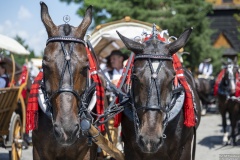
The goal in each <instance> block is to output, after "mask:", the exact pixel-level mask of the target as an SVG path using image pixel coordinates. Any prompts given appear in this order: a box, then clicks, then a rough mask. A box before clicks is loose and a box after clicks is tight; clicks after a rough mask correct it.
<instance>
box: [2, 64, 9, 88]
mask: <svg viewBox="0 0 240 160" xmlns="http://www.w3.org/2000/svg"><path fill="white" fill-rule="evenodd" d="M8 83H9V78H8V75H7V69H6V66H5V63H4V62H0V88H5V87H7V86H8Z"/></svg>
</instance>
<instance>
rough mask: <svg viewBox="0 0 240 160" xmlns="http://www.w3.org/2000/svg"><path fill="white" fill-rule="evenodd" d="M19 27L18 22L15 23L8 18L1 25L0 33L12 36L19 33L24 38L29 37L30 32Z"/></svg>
mask: <svg viewBox="0 0 240 160" xmlns="http://www.w3.org/2000/svg"><path fill="white" fill-rule="evenodd" d="M19 28H20V27H19V23H18V22H15V23H13V22H12V21H10V20H6V21H4V22H3V24H2V25H0V33H1V34H3V35H6V36H10V37H15V36H16V35H18V36H20V37H21V38H23V39H27V38H28V37H29V35H28V32H26V31H25V30H22V29H19Z"/></svg>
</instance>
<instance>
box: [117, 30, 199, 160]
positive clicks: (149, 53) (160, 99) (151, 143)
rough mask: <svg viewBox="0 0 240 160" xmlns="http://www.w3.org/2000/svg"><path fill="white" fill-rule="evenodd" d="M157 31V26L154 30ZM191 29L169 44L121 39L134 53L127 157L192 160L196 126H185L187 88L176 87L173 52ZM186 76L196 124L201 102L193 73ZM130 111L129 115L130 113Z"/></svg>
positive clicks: (124, 121) (126, 128)
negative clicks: (190, 91)
mask: <svg viewBox="0 0 240 160" xmlns="http://www.w3.org/2000/svg"><path fill="white" fill-rule="evenodd" d="M153 30H155V29H153ZM191 31H192V29H188V30H186V31H185V32H184V33H182V35H181V36H180V37H179V38H178V39H177V40H176V41H174V42H172V43H170V44H167V43H164V42H162V41H160V40H159V39H158V38H157V35H156V33H155V32H156V31H153V34H152V36H151V38H150V39H149V40H147V41H145V42H143V43H138V42H135V41H133V40H130V39H128V38H126V37H124V36H122V35H121V34H119V36H120V38H121V39H122V41H123V42H124V44H125V45H126V47H127V48H128V49H129V50H131V51H133V52H134V53H135V54H136V56H135V62H134V68H133V72H132V91H131V93H132V101H133V102H132V104H133V106H132V108H126V109H127V110H128V111H125V112H124V113H125V114H124V115H123V117H122V133H123V141H124V153H125V156H126V159H128V160H133V159H138V160H141V159H142V160H146V159H149V160H150V159H151V160H178V159H180V160H190V159H191V142H192V140H193V135H194V129H193V127H186V126H185V125H184V111H183V108H182V106H183V99H184V98H183V97H182V96H184V91H183V90H181V89H180V88H178V89H180V90H178V89H177V90H178V91H177V90H175V89H174V85H173V81H174V79H175V76H176V74H175V71H174V68H173V62H172V59H171V58H172V55H173V54H174V53H176V52H177V51H178V50H179V49H180V48H182V47H183V46H184V45H185V44H186V42H187V40H188V38H189V35H190V33H191ZM184 75H185V77H186V79H187V82H188V84H189V85H190V86H191V89H192V92H193V94H194V95H193V96H194V103H195V107H196V108H195V111H196V113H197V115H196V116H197V124H196V126H195V127H196V128H197V127H198V125H199V122H200V114H199V113H200V102H199V98H198V95H197V92H196V89H195V82H194V79H193V76H192V75H191V73H190V72H189V71H188V70H187V69H186V70H184ZM129 113H130V114H129Z"/></svg>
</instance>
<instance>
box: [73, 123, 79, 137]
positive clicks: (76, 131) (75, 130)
mask: <svg viewBox="0 0 240 160" xmlns="http://www.w3.org/2000/svg"><path fill="white" fill-rule="evenodd" d="M78 131H79V124H76V125H75V128H74V130H73V135H76V134H77V133H78Z"/></svg>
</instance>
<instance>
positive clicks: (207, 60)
mask: <svg viewBox="0 0 240 160" xmlns="http://www.w3.org/2000/svg"><path fill="white" fill-rule="evenodd" d="M211 61H212V58H206V59H204V60H203V62H206V63H207V62H211Z"/></svg>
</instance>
